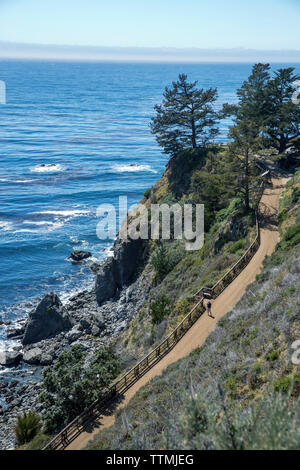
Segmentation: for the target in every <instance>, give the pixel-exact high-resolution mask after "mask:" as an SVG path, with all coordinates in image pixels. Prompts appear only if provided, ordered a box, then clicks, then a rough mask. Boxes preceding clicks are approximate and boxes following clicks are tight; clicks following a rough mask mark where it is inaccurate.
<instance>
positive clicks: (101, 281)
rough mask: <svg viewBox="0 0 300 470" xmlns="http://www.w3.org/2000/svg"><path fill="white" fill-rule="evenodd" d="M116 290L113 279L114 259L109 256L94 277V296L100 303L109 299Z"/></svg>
mask: <svg viewBox="0 0 300 470" xmlns="http://www.w3.org/2000/svg"><path fill="white" fill-rule="evenodd" d="M116 290H117V284H116V282H115V279H114V259H113V258H109V259H108V260H107V261H106V262H105V263H104V264H103V265H102V266H101V268H100V269H99V270H98V274H97V277H96V298H97V302H98V304H99V305H100V304H101V303H102V302H104V301H105V300H108V299H111V298H112V297H113V296H114V295H115V293H116Z"/></svg>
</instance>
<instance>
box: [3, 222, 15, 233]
mask: <svg viewBox="0 0 300 470" xmlns="http://www.w3.org/2000/svg"><path fill="white" fill-rule="evenodd" d="M12 226H13V224H12V222H6V221H5V220H0V230H4V231H5V232H8V231H9V230H11V228H12Z"/></svg>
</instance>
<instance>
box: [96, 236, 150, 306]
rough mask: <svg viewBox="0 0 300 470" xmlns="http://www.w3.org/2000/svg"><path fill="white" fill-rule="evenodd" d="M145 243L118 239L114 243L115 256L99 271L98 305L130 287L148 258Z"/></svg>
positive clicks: (97, 278) (97, 282) (139, 240)
mask: <svg viewBox="0 0 300 470" xmlns="http://www.w3.org/2000/svg"><path fill="white" fill-rule="evenodd" d="M146 256H147V252H146V248H145V242H144V240H142V239H138V240H128V241H125V240H121V239H117V240H116V241H115V243H114V256H113V257H111V258H108V260H107V261H106V262H105V263H104V264H103V266H101V267H100V268H99V269H98V271H97V277H96V297H97V302H98V304H101V303H102V302H104V301H106V300H109V299H110V298H112V297H113V296H114V295H115V294H116V292H117V290H118V289H120V288H122V287H124V286H126V285H128V284H129V283H130V282H131V281H132V279H133V277H134V274H135V273H136V271H137V267H138V265H139V264H140V263H141V262H142V261H143V260H144V259H145V258H146Z"/></svg>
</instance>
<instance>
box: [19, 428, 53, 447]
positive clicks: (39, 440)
mask: <svg viewBox="0 0 300 470" xmlns="http://www.w3.org/2000/svg"><path fill="white" fill-rule="evenodd" d="M51 439H53V436H49V435H48V434H45V433H43V432H39V433H37V435H36V436H35V437H34V438H33V439H32V441H30V442H29V443H28V444H27V445H26V446H25V447H24V448H23V449H24V450H41V449H43V448H44V447H45V445H46V444H48V442H50V441H51Z"/></svg>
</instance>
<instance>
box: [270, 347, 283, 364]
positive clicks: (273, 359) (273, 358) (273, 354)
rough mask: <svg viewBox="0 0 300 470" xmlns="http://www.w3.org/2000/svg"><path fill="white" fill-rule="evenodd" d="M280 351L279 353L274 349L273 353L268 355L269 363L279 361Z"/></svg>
mask: <svg viewBox="0 0 300 470" xmlns="http://www.w3.org/2000/svg"><path fill="white" fill-rule="evenodd" d="M279 355H280V353H279V351H277V349H274V350H273V351H271V352H270V353H269V354H267V361H270V362H272V361H277V359H278V358H279Z"/></svg>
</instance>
